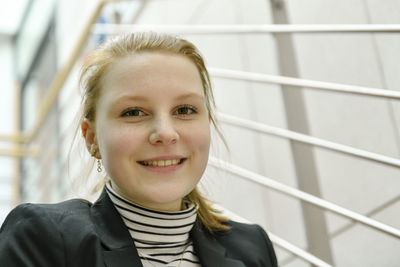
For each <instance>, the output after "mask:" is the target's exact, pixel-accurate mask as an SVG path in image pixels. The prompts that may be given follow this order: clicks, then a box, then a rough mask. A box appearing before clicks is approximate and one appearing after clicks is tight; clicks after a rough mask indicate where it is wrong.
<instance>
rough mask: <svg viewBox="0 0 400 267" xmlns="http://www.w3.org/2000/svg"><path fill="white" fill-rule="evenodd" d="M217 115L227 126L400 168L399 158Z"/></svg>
mask: <svg viewBox="0 0 400 267" xmlns="http://www.w3.org/2000/svg"><path fill="white" fill-rule="evenodd" d="M217 115H218V119H219V121H221V122H223V123H226V124H230V125H234V126H238V127H241V128H244V129H248V130H253V131H256V132H260V133H264V134H270V135H275V136H278V137H282V138H287V139H290V140H294V141H298V142H302V143H305V144H310V145H314V146H317V147H321V148H324V149H328V150H333V151H337V152H340V153H344V154H348V155H352V156H356V157H360V158H364V159H367V160H371V161H375V162H379V163H382V164H385V165H389V166H395V167H400V160H399V159H397V158H392V157H388V156H384V155H381V154H377V153H373V152H369V151H366V150H362V149H358V148H354V147H351V146H346V145H342V144H338V143H335V142H331V141H327V140H323V139H320V138H316V137H312V136H309V135H305V134H301V133H297V132H293V131H290V130H286V129H282V128H278V127H274V126H270V125H266V124H263V123H259V122H254V121H250V120H246V119H242V118H238V117H235V116H231V115H227V114H223V113H220V112H218V113H217Z"/></svg>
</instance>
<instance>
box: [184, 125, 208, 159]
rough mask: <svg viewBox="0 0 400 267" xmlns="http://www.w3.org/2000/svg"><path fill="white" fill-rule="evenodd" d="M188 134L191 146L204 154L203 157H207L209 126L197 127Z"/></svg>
mask: <svg viewBox="0 0 400 267" xmlns="http://www.w3.org/2000/svg"><path fill="white" fill-rule="evenodd" d="M188 134H189V136H188V138H189V139H190V143H191V145H192V146H193V147H195V148H197V149H198V150H199V151H200V152H202V153H204V156H208V151H209V149H210V140H211V133H210V127H209V124H203V125H198V126H197V127H195V128H194V129H192V130H191V131H190V132H189V133H188Z"/></svg>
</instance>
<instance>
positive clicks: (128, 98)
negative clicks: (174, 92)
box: [115, 93, 204, 103]
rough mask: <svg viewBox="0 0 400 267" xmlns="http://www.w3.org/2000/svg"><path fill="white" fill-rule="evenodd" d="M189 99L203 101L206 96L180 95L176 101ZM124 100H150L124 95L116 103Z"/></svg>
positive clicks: (194, 94) (195, 94) (138, 96)
mask: <svg viewBox="0 0 400 267" xmlns="http://www.w3.org/2000/svg"><path fill="white" fill-rule="evenodd" d="M188 98H198V99H201V100H203V99H204V96H203V95H201V94H198V93H187V94H182V95H179V96H178V97H176V98H175V99H176V100H185V99H188ZM124 100H134V101H142V102H147V101H149V98H148V97H145V96H141V95H123V96H121V97H119V98H117V99H116V100H115V103H118V102H120V101H124Z"/></svg>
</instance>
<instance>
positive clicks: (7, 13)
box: [0, 0, 37, 35]
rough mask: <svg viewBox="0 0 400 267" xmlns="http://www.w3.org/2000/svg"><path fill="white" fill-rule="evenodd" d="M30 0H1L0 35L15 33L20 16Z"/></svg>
mask: <svg viewBox="0 0 400 267" xmlns="http://www.w3.org/2000/svg"><path fill="white" fill-rule="evenodd" d="M30 1H31V0H12V1H7V2H5V1H3V2H2V3H1V7H0V35H14V34H16V33H17V31H18V28H19V25H20V23H21V20H22V17H23V15H24V13H25V9H26V8H27V6H28V4H29V2H30ZM36 1H37V0H36Z"/></svg>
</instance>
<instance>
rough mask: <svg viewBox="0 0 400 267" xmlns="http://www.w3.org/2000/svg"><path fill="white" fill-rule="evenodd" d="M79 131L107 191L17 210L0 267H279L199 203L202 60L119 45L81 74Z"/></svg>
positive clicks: (178, 47)
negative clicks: (86, 198) (103, 173)
mask: <svg viewBox="0 0 400 267" xmlns="http://www.w3.org/2000/svg"><path fill="white" fill-rule="evenodd" d="M81 81H82V84H83V88H84V90H85V94H84V99H83V111H84V112H83V116H82V120H81V130H82V134H83V137H84V139H85V142H86V145H87V149H88V151H89V152H90V153H91V155H92V156H93V157H94V158H95V159H96V160H97V161H98V164H99V166H98V167H99V168H102V166H104V169H105V170H106V172H107V177H108V180H107V181H106V182H105V187H104V189H103V192H102V193H101V195H100V197H99V199H98V200H97V201H96V202H95V203H93V204H92V203H89V202H87V201H84V200H81V199H74V200H69V201H66V202H62V203H58V204H23V205H20V206H18V207H17V208H15V209H14V210H13V211H12V212H11V213H10V214H9V216H8V217H7V219H6V221H5V222H4V224H3V226H2V228H1V231H0V265H1V266H7V267H13V266H21V267H22V266H24V267H25V266H38V267H39V266H40V267H46V266H49V267H55V266H59V267H61V266H73V267H77V266H82V267H90V266H145V267H147V266H181V267H184V266H203V267H217V266H226V267H244V266H248V267H261V266H262V267H268V266H277V261H276V256H275V252H274V249H273V246H272V244H271V242H270V240H269V238H268V236H267V234H266V232H265V231H264V230H263V229H262V228H261V227H259V226H257V225H246V224H241V223H237V222H233V221H230V220H228V219H226V218H225V217H223V216H221V215H220V214H219V213H218V212H217V211H215V210H214V209H213V208H212V206H211V204H210V203H209V202H207V201H206V200H205V199H204V198H203V197H202V196H201V195H200V194H199V192H198V191H197V189H196V185H197V183H198V182H199V180H200V178H201V177H202V175H203V172H204V170H205V168H206V165H207V160H208V155H209V147H210V124H213V125H214V126H215V127H217V126H216V125H215V117H214V111H213V108H214V101H213V95H212V90H211V86H210V81H209V76H208V73H207V70H206V68H205V65H204V61H203V58H202V57H201V55H200V54H199V52H198V50H197V49H196V48H195V47H194V45H193V44H191V43H190V42H188V41H186V40H183V39H180V38H177V37H174V36H170V35H165V34H157V33H135V34H129V35H124V36H119V37H117V38H115V39H112V40H111V41H109V42H107V43H105V44H104V45H103V46H102V47H100V48H98V49H97V50H96V51H94V52H93V53H92V54H91V55H90V56H89V57H88V59H87V60H86V62H85V63H84V66H83V71H82V76H81Z"/></svg>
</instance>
